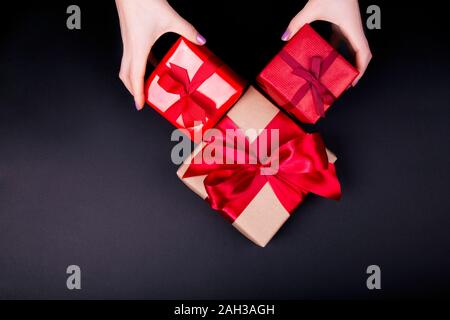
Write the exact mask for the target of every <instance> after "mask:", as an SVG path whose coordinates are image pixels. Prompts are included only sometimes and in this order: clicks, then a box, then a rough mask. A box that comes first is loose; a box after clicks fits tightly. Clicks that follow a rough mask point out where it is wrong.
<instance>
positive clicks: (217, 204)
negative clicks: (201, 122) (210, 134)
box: [183, 134, 340, 221]
mask: <svg viewBox="0 0 450 320" xmlns="http://www.w3.org/2000/svg"><path fill="white" fill-rule="evenodd" d="M258 139H259V137H258V138H257V140H258ZM228 142H229V141H226V139H215V140H214V141H213V142H211V143H217V145H216V146H215V147H216V148H215V149H218V150H221V151H220V152H221V153H223V154H225V153H226V149H227V148H229V147H230V146H229V143H228ZM254 143H255V142H254ZM256 143H257V142H256ZM246 146H248V144H246ZM237 148H239V146H237ZM241 148H242V147H241ZM244 148H245V150H237V151H238V152H243V153H245V154H247V159H249V158H250V157H251V156H252V155H250V154H249V153H250V152H251V151H250V150H249V149H250V148H247V147H244ZM203 150H204V149H203ZM203 150H202V152H200V153H199V154H198V155H197V156H199V157H203V155H202V153H203ZM273 164H277V166H278V168H275V169H276V170H274V171H273V174H272V175H266V174H262V171H261V170H262V169H266V168H267V167H270V166H271V165H273ZM200 175H206V178H205V180H204V186H205V189H206V192H207V194H208V201H209V203H210V205H211V207H212V208H213V209H216V210H218V211H220V212H221V213H222V214H223V215H224V216H225V217H227V218H229V219H231V220H232V221H234V220H235V219H236V218H237V216H239V215H240V213H242V211H243V210H244V209H245V208H246V207H247V205H248V204H249V203H250V202H251V201H252V199H253V198H254V197H255V196H256V195H257V194H258V193H259V191H260V190H261V189H262V188H263V187H264V185H265V184H266V183H269V184H270V186H271V188H272V190H273V192H274V193H275V195H276V196H277V198H278V199H279V200H280V203H281V204H282V205H283V206H284V207H285V208H286V210H287V211H288V212H292V211H293V210H294V209H295V207H296V206H297V205H298V204H299V203H300V202H301V201H302V200H303V198H304V196H305V195H306V194H307V193H309V192H312V193H315V194H318V195H320V196H323V197H326V198H332V199H338V198H339V197H340V185H339V181H338V179H337V177H336V173H335V171H334V166H333V165H332V164H329V163H328V157H327V154H326V151H325V146H324V144H323V141H322V139H321V137H320V136H319V135H318V134H305V135H302V136H297V137H295V138H292V139H290V140H288V141H285V142H284V143H283V144H281V146H280V147H279V148H278V149H277V150H272V152H271V153H270V156H269V158H268V159H265V161H264V162H261V161H260V159H257V162H256V163H253V164H250V163H245V164H237V163H234V164H229V163H226V164H217V163H213V164H211V163H205V162H203V161H196V160H195V159H193V161H192V162H191V164H190V165H189V167H188V169H187V170H186V172H185V174H184V176H183V178H188V177H192V176H200Z"/></svg>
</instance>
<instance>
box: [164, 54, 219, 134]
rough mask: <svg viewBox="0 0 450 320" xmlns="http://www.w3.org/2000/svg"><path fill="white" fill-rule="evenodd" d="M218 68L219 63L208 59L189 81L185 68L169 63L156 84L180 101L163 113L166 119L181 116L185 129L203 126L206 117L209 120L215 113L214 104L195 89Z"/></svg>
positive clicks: (211, 58) (210, 58)
mask: <svg viewBox="0 0 450 320" xmlns="http://www.w3.org/2000/svg"><path fill="white" fill-rule="evenodd" d="M219 66H220V62H219V61H216V60H214V61H213V57H209V58H208V59H207V60H206V61H204V62H203V64H202V65H201V66H200V68H199V69H198V70H197V72H196V73H195V75H194V77H193V78H192V80H191V79H189V74H188V71H187V70H186V69H185V68H183V67H180V66H178V65H176V64H173V63H170V68H167V69H166V70H165V71H164V72H163V73H162V74H161V77H160V78H159V80H158V84H159V85H160V86H161V87H162V88H163V89H164V90H166V91H167V92H170V93H173V94H178V95H179V96H180V99H179V100H177V101H176V102H175V103H174V104H173V105H171V106H170V107H169V108H168V109H167V110H166V111H165V114H166V115H167V117H168V118H170V119H175V120H176V119H178V117H179V116H180V115H181V117H182V119H183V123H184V126H185V128H192V127H193V126H194V124H195V122H202V123H203V124H204V123H205V122H206V118H207V117H208V118H211V117H212V116H213V115H214V114H215V112H216V111H217V110H216V103H215V102H214V101H213V100H211V99H210V98H209V97H207V96H206V95H204V94H203V93H201V92H199V91H197V89H198V87H199V86H200V85H201V84H202V83H203V82H204V81H205V80H207V79H208V78H209V77H211V76H212V75H213V74H214V72H216V70H217V68H218V67H219Z"/></svg>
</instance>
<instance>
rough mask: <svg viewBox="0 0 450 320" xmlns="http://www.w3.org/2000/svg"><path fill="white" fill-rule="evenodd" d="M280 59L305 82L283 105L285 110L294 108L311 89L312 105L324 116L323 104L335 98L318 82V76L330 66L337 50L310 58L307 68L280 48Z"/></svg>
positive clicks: (331, 101) (336, 54)
mask: <svg viewBox="0 0 450 320" xmlns="http://www.w3.org/2000/svg"><path fill="white" fill-rule="evenodd" d="M279 54H280V57H281V59H283V60H284V61H285V62H286V63H287V64H288V65H289V66H290V67H291V68H292V69H293V70H292V73H293V74H295V75H296V76H299V77H301V78H303V79H305V81H306V83H305V84H304V85H303V86H301V87H300V88H299V89H298V90H297V92H296V93H295V94H294V96H293V97H292V99H291V101H290V104H289V105H287V106H285V107H286V109H287V110H289V109H292V108H295V107H296V106H297V105H298V103H299V102H300V100H302V99H303V97H304V96H305V95H306V93H307V92H308V91H309V90H311V93H312V97H313V101H314V106H315V109H316V112H317V114H318V115H319V116H320V117H324V116H325V108H324V104H325V103H326V104H328V105H330V104H332V103H333V102H334V100H335V97H334V96H333V94H332V93H331V92H330V91H329V90H328V89H327V87H325V86H324V85H323V84H322V83H321V82H320V80H319V79H320V76H321V75H322V74H324V73H325V72H326V71H327V70H328V68H329V67H330V66H331V64H332V63H333V61H334V60H335V59H336V57H337V56H338V53H337V51H335V50H333V51H331V53H330V54H329V55H328V56H327V57H326V58H325V59H323V58H322V57H319V56H314V57H312V58H311V65H310V68H309V70H307V69H305V68H303V66H302V65H301V64H300V63H298V61H297V60H295V58H294V57H292V56H291V55H290V54H289V53H287V52H286V51H285V50H282V51H281V52H280V53H279Z"/></svg>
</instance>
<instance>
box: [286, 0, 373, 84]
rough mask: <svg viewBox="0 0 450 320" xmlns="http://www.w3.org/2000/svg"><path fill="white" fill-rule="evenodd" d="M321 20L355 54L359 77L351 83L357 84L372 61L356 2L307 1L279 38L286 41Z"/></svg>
mask: <svg viewBox="0 0 450 320" xmlns="http://www.w3.org/2000/svg"><path fill="white" fill-rule="evenodd" d="M315 20H323V21H328V22H331V23H334V24H335V25H336V28H337V29H338V30H337V31H338V32H340V33H341V34H342V35H343V36H344V38H345V39H346V40H347V41H348V42H349V44H350V46H351V48H352V49H353V51H354V52H355V56H356V67H357V69H358V71H359V76H358V77H357V78H356V79H355V81H353V86H355V85H356V83H358V81H359V79H360V78H361V77H362V76H363V74H364V72H365V71H366V69H367V66H368V65H369V62H370V60H371V59H372V53H371V52H370V48H369V43H368V42H367V39H366V36H365V35H364V30H363V25H362V22H361V15H360V13H359V5H358V1H357V0H309V1H308V3H307V4H306V5H305V7H304V8H303V9H302V10H301V11H300V12H299V13H298V14H297V15H296V16H295V17H294V18H293V19H292V20H291V22H290V24H289V26H288V28H287V30H286V31H285V32H284V34H283V36H282V37H281V39H282V40H284V41H288V40H289V39H291V38H292V36H293V35H294V34H295V33H297V31H298V30H299V29H300V28H301V27H302V26H303V25H304V24H306V23H310V22H313V21H315Z"/></svg>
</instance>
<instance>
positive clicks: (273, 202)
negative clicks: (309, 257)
mask: <svg viewBox="0 0 450 320" xmlns="http://www.w3.org/2000/svg"><path fill="white" fill-rule="evenodd" d="M255 114H258V117H255ZM263 129H264V130H263ZM214 130H216V132H215V134H214V137H210V138H211V139H210V140H207V138H208V135H206V136H205V140H204V141H203V142H202V143H200V144H199V145H198V146H197V147H196V149H195V150H194V152H193V153H192V155H191V156H190V157H188V159H186V160H185V162H184V164H183V165H182V166H181V167H180V169H179V170H178V172H177V174H178V176H179V177H180V178H181V179H182V181H183V182H184V183H185V184H186V185H187V186H189V188H191V189H192V190H193V191H194V192H195V193H197V194H198V195H199V196H201V197H202V198H203V199H206V200H207V201H208V202H209V204H210V205H211V207H212V208H213V209H216V210H218V211H219V212H220V213H221V214H222V215H223V216H224V217H225V218H226V219H227V220H229V221H230V222H231V223H232V224H233V226H234V227H235V228H237V229H238V230H239V231H240V232H241V233H242V234H244V235H245V236H246V237H247V238H249V239H250V240H252V241H253V242H254V243H256V244H258V245H260V246H263V247H264V246H265V245H266V244H267V243H268V242H269V240H270V239H271V238H272V237H273V236H274V234H275V233H276V232H277V231H278V229H279V228H280V227H281V226H282V225H283V223H284V222H285V221H286V220H287V219H288V218H289V217H290V215H291V214H292V212H293V211H294V209H295V208H296V207H297V206H298V205H299V204H300V203H301V202H302V201H303V200H304V198H305V196H306V195H307V194H308V193H315V194H317V195H320V196H322V197H326V198H332V199H338V198H339V197H340V194H341V189H340V184H339V181H338V179H337V176H336V171H335V167H334V164H333V163H334V161H335V160H336V157H335V156H334V155H333V154H332V153H331V152H329V151H328V150H326V148H325V146H324V143H323V141H322V139H321V137H320V136H319V135H318V134H308V133H305V132H304V131H303V130H302V129H301V128H300V127H299V126H297V125H296V124H295V123H294V122H293V121H292V120H291V119H290V118H289V117H288V116H287V115H286V114H284V113H283V112H282V111H280V110H279V109H278V108H276V107H275V106H274V105H273V104H272V103H271V102H269V101H268V100H267V99H266V98H265V97H264V96H263V95H262V94H260V93H259V92H258V91H257V90H256V89H254V88H253V87H250V88H249V89H248V90H247V92H246V93H245V94H244V95H243V96H242V98H241V99H239V101H238V102H237V103H236V104H235V106H234V107H233V108H232V109H231V110H230V111H229V112H228V113H227V115H226V116H225V117H224V118H223V119H222V120H221V121H220V122H219V123H218V124H217V126H216V127H215V128H214ZM230 131H231V135H230ZM274 133H275V135H274ZM275 139H276V140H275ZM236 140H241V141H243V143H241V144H236ZM275 141H276V142H275ZM267 144H268V145H269V146H267ZM264 145H266V147H267V148H266V149H265V151H263V152H262V153H261V148H262V147H263V146H264ZM218 159H221V160H222V161H217V160H218Z"/></svg>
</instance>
